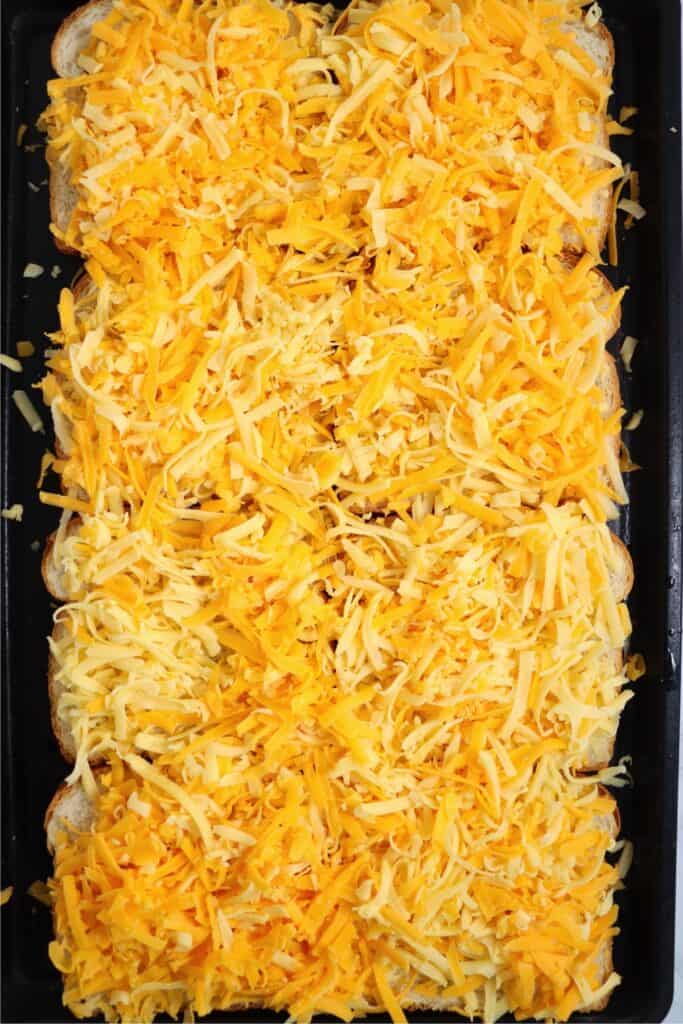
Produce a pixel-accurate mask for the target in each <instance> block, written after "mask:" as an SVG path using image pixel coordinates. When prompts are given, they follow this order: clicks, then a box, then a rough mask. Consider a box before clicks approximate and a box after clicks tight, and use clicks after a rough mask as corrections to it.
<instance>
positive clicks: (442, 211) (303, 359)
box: [40, 0, 644, 1022]
mask: <svg viewBox="0 0 683 1024" xmlns="http://www.w3.org/2000/svg"><path fill="white" fill-rule="evenodd" d="M599 17H600V11H599V8H598V7H597V5H593V6H592V7H591V8H590V9H589V10H588V12H587V13H586V14H585V15H584V14H583V13H582V9H581V5H580V4H579V3H577V2H574V0H548V2H544V3H538V4H537V3H531V2H529V0H462V2H461V3H460V4H456V3H452V2H449V0H384V2H377V3H370V2H367V0H361V2H360V3H358V4H355V5H352V6H351V7H350V8H349V9H348V11H347V12H345V14H344V15H343V16H341V17H339V18H338V16H337V12H336V11H334V10H333V8H331V7H329V6H324V7H320V6H317V5H314V4H298V5H297V4H293V5H285V4H279V3H275V2H270V0H207V2H205V3H198V2H194V0H120V2H117V4H116V6H114V7H113V9H112V10H111V11H110V13H109V14H107V15H106V16H105V17H103V18H102V19H101V20H100V21H98V22H97V23H96V24H95V25H94V27H93V30H92V38H91V40H90V42H89V44H88V46H87V48H86V49H85V51H84V52H83V53H82V54H81V55H80V58H79V64H80V67H81V68H82V69H83V74H81V75H79V76H78V77H77V78H71V79H56V80H54V81H52V82H50V83H49V89H48V91H49V97H50V104H49V106H48V108H47V110H46V111H45V112H44V114H43V115H42V118H41V125H42V127H43V129H44V130H45V131H46V132H47V135H48V148H47V156H48V160H49V162H50V165H51V167H52V169H53V171H54V172H55V174H59V175H61V176H66V179H67V180H68V181H69V182H70V185H71V186H72V187H73V189H74V190H75V191H74V206H73V209H72V210H71V212H70V215H69V217H68V221H67V222H64V223H60V224H54V225H53V226H52V229H53V231H54V233H55V236H56V237H57V239H58V240H59V241H60V242H61V243H63V244H65V245H67V246H69V247H73V248H75V249H76V250H77V251H78V252H79V253H80V254H81V255H82V256H83V258H84V261H85V270H86V274H85V276H84V277H83V278H82V279H81V280H80V281H79V282H78V283H77V284H75V285H73V286H72V287H71V288H64V289H63V290H62V292H61V296H60V301H59V322H60V327H59V330H58V331H57V332H55V334H54V335H52V342H53V348H52V349H51V350H50V353H49V358H48V361H47V365H48V374H47V376H46V377H45V379H44V381H43V382H42V391H43V396H44V399H45V402H46V404H47V405H48V406H49V407H50V410H51V413H52V418H53V423H54V429H55V442H56V452H55V454H54V455H53V454H52V453H48V454H47V456H46V457H45V459H44V470H45V471H47V468H48V467H51V468H52V469H53V470H54V471H55V472H56V473H57V474H58V476H59V479H60V484H61V491H62V493H60V494H57V493H53V492H51V491H49V490H41V491H40V497H41V500H42V501H44V502H45V503H46V504H49V505H53V506H56V507H58V508H60V509H61V510H62V516H61V522H60V527H59V529H58V531H57V533H56V534H55V535H54V537H53V541H52V544H51V549H50V551H49V553H48V556H47V559H46V573H47V576H48V579H49V581H50V585H51V588H52V589H53V590H54V591H55V592H56V596H58V597H59V598H60V600H62V601H63V602H64V603H63V604H62V606H61V607H60V608H59V609H58V611H57V612H56V614H55V629H54V631H53V635H52V637H51V640H50V652H51V669H50V688H51V697H52V701H53V711H54V722H55V725H56V728H57V730H58V732H59V735H60V740H61V742H62V745H63V746H64V748H65V749H66V751H67V752H68V753H69V754H70V755H71V756H72V757H73V762H74V764H73V769H72V772H71V774H70V776H69V780H68V781H69V782H70V783H72V784H73V785H76V784H78V785H80V786H82V787H83V790H84V792H85V794H86V795H87V797H88V799H89V801H90V805H91V808H92V825H91V827H90V828H89V829H87V830H86V831H78V830H77V829H75V828H74V826H73V823H71V824H70V823H69V822H68V821H62V822H61V824H60V827H59V829H58V832H57V840H56V844H55V868H54V877H53V879H52V880H51V882H50V889H51V894H52V902H53V909H54V920H55V939H54V941H53V943H52V944H51V946H50V956H51V959H52V961H53V963H54V964H55V966H56V967H57V968H58V970H60V971H61V972H62V973H63V975H64V982H65V994H64V998H65V1002H66V1004H67V1005H68V1006H69V1008H70V1009H71V1010H72V1012H74V1013H75V1014H76V1015H77V1016H80V1017H90V1016H94V1015H97V1014H104V1016H105V1019H107V1020H114V1021H115V1020H121V1021H123V1022H133V1021H135V1022H150V1021H152V1020H153V1019H154V1017H155V1016H156V1015H157V1014H161V1013H170V1014H172V1015H177V1014H179V1013H180V1012H181V1011H182V1012H184V1013H185V1014H187V1015H189V1016H190V1018H191V1017H192V1014H194V1013H198V1014H200V1015H201V1014H205V1013H209V1012H211V1011H212V1010H214V1009H228V1008H230V1007H241V1006H247V1005H249V1006H267V1007H271V1008H274V1009H278V1010H280V1009H283V1010H286V1011H287V1012H288V1013H289V1015H290V1017H291V1018H292V1019H293V1020H297V1021H301V1022H307V1021H310V1020H311V1018H312V1017H313V1016H314V1015H315V1014H319V1013H326V1014H332V1015H334V1016H336V1017H338V1018H340V1019H342V1020H351V1019H352V1017H354V1016H357V1015H362V1014H365V1013H368V1012H372V1011H374V1010H380V1009H385V1010H386V1011H387V1012H388V1013H389V1014H390V1016H391V1018H392V1020H393V1021H395V1022H400V1021H405V1020H406V1012H407V1011H408V1010H409V1009H410V1008H411V1007H419V1006H424V1007H429V1008H438V1007H444V1008H449V1009H454V1010H456V1011H457V1012H459V1013H461V1014H463V1015H464V1016H467V1017H470V1018H472V1017H477V1018H481V1019H483V1020H484V1021H494V1020H496V1019H498V1018H499V1017H501V1016H502V1015H504V1014H505V1013H508V1012H511V1013H513V1014H514V1015H515V1016H516V1018H517V1019H525V1018H528V1017H535V1018H537V1019H541V1020H542V1019H549V1018H553V1019H561V1020H563V1019H567V1018H568V1017H569V1016H570V1015H571V1014H572V1013H573V1012H574V1011H581V1010H586V1009H589V1008H591V1007H593V1006H595V1005H596V1004H598V1003H600V1002H601V1000H603V999H605V998H606V997H608V996H609V994H610V992H611V991H612V989H613V988H614V987H615V986H616V985H617V984H618V983H619V980H620V979H619V977H618V975H616V974H615V973H614V972H613V970H612V967H611V955H610V950H611V943H612V939H613V936H614V935H615V934H616V933H617V928H616V924H615V922H616V917H617V908H616V904H615V902H614V896H615V893H616V892H617V891H618V889H619V888H620V886H621V884H622V878H623V876H624V874H625V872H626V870H627V868H628V863H629V859H630V847H628V846H627V845H624V844H623V842H621V841H618V840H617V832H618V814H617V811H616V804H615V801H614V798H613V797H612V796H611V795H610V794H609V793H608V791H607V790H606V789H605V788H604V787H605V785H620V784H623V783H624V782H625V781H626V778H627V777H626V772H625V769H624V768H623V767H622V766H619V765H617V766H616V767H609V761H610V758H611V752H612V747H613V742H614V737H615V734H616V729H617V725H618V720H619V715H620V712H621V710H622V709H623V707H624V706H625V704H626V703H627V701H628V699H629V697H630V695H631V693H630V691H629V690H628V689H626V688H625V684H626V682H627V679H628V680H633V679H635V678H637V677H638V675H640V674H642V671H643V670H644V667H643V666H642V665H641V663H640V661H638V662H636V660H634V659H633V658H632V659H630V660H629V663H628V665H627V666H626V668H624V665H623V657H622V650H623V647H624V645H625V643H626V641H627V638H628V636H629V634H630V629H631V627H630V620H629V616H628V610H627V607H626V604H625V597H626V595H627V591H628V586H629V583H628V579H627V577H628V570H627V568H626V567H625V563H624V553H623V551H622V549H621V547H620V546H619V544H618V543H617V542H616V540H615V539H614V537H613V536H612V534H611V533H610V531H609V529H608V526H607V523H608V521H609V520H611V519H614V518H615V517H616V515H617V514H618V507H619V505H620V504H622V503H623V502H625V501H626V500H627V499H626V492H625V489H624V484H623V481H622V477H621V471H620V467H619V431H620V420H621V415H622V410H621V409H620V408H619V400H618V388H617V387H616V385H615V383H614V380H613V369H612V365H611V363H610V361H609V360H608V358H607V356H606V354H605V345H606V343H607V341H608V340H609V338H610V337H611V335H612V334H613V333H614V330H615V329H616V326H617V323H618V318H619V306H620V302H621V298H622V294H621V292H613V291H612V289H611V287H610V286H609V285H608V283H607V282H606V280H605V279H604V278H603V277H602V275H601V274H600V273H599V271H598V269H597V268H598V266H599V264H600V248H601V244H602V241H603V239H602V237H601V236H602V232H603V226H604V220H605V218H604V216H603V211H604V210H605V209H606V208H607V207H608V206H609V196H610V190H611V186H612V184H613V183H614V182H620V183H621V182H623V181H625V180H626V177H625V171H624V168H623V167H622V165H621V161H620V160H619V158H618V157H617V156H616V155H615V154H613V153H612V152H611V150H610V149H609V148H608V146H607V145H606V142H607V141H608V136H609V125H608V123H607V117H606V105H607V100H608V98H609V95H610V69H609V59H608V57H606V58H605V59H602V57H601V54H600V47H599V45H598V44H597V42H596V40H597V39H602V37H599V36H598V35H597V34H592V35H590V38H591V39H592V40H593V42H594V43H595V45H596V46H598V50H597V56H596V55H595V49H594V48H593V49H592V50H591V51H590V52H589V50H588V49H587V48H586V46H585V45H584V44H585V40H586V33H589V34H591V33H593V30H594V29H595V26H596V25H597V23H598V21H599ZM600 45H602V46H603V47H604V40H603V41H602V43H601V44H600ZM615 130H616V129H615ZM629 173H630V172H629ZM617 199H618V197H617ZM633 201H634V202H635V199H634V200H633ZM625 202H626V203H627V202H629V201H628V200H622V206H623V204H624V203H625ZM612 206H613V208H614V209H616V201H615V202H613V204H612ZM631 212H632V213H633V211H631ZM634 215H635V214H634ZM43 476H44V473H41V487H42V482H43ZM608 854H610V855H617V854H619V855H620V856H619V861H618V863H613V861H614V859H615V858H614V856H612V858H611V860H608V859H607V855H608Z"/></svg>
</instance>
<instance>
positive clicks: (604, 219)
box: [563, 21, 615, 250]
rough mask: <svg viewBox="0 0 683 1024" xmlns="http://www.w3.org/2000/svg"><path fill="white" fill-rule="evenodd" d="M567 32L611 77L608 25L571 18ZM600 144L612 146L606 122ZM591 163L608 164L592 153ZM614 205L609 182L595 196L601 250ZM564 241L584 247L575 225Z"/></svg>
mask: <svg viewBox="0 0 683 1024" xmlns="http://www.w3.org/2000/svg"><path fill="white" fill-rule="evenodd" d="M563 31H564V32H566V33H567V34H568V35H573V36H574V38H575V40H576V43H577V45H578V46H580V47H581V49H582V50H584V51H585V52H586V53H587V54H588V55H589V56H590V57H591V58H592V59H593V61H594V63H595V65H596V67H597V69H598V70H599V71H600V73H601V74H602V75H604V76H605V77H606V78H611V77H612V71H613V69H614V58H615V53H614V39H613V38H612V33H611V32H610V31H609V29H608V28H607V27H606V26H605V25H603V24H602V22H598V23H597V25H594V26H592V27H590V28H589V27H588V25H586V23H585V22H584V21H572V22H570V23H569V24H568V25H566V26H565V28H564V29H563ZM596 141H597V142H599V143H600V145H602V146H605V147H606V148H608V149H609V136H608V134H607V126H606V124H605V123H603V124H602V125H600V129H599V131H598V139H597V140H596ZM587 164H588V167H589V168H590V170H592V171H598V170H601V169H602V168H603V167H606V166H607V162H606V161H605V160H602V159H601V158H600V157H589V158H588V161H587ZM611 207H612V188H611V186H609V185H608V186H607V187H606V188H603V189H600V190H599V191H598V192H596V193H595V195H594V196H593V215H594V217H595V220H596V228H595V236H596V239H597V243H598V250H602V249H603V247H604V245H605V241H606V239H607V232H608V230H609V222H610V216H611ZM563 240H564V243H565V245H566V246H567V247H568V248H570V249H574V250H581V249H582V248H583V246H582V243H581V239H580V237H579V235H578V233H577V232H576V231H575V230H574V228H571V227H567V228H565V229H564V232H563Z"/></svg>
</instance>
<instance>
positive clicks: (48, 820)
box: [45, 782, 95, 854]
mask: <svg viewBox="0 0 683 1024" xmlns="http://www.w3.org/2000/svg"><path fill="white" fill-rule="evenodd" d="M94 823H95V805H94V803H93V801H92V800H91V799H90V797H89V796H88V794H87V793H86V791H85V789H84V788H83V786H82V785H81V784H80V782H77V783H76V784H75V785H70V784H69V783H66V782H64V783H62V785H61V786H60V787H59V789H58V790H57V792H56V793H55V795H54V796H53V797H52V800H51V801H50V804H49V806H48V809H47V811H46V812H45V835H46V839H47V848H48V850H49V851H50V853H51V854H54V852H55V850H56V848H57V840H58V836H59V834H60V832H65V833H66V834H67V835H68V834H69V833H73V832H87V831H88V830H89V829H91V828H92V827H93V825H94Z"/></svg>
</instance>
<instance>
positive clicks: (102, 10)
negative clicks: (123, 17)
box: [50, 0, 114, 78]
mask: <svg viewBox="0 0 683 1024" xmlns="http://www.w3.org/2000/svg"><path fill="white" fill-rule="evenodd" d="M113 7H114V4H113V0H90V3H87V4H84V5H83V6H82V7H77V8H76V10H75V11H72V13H71V14H70V15H69V16H68V18H65V19H64V21H63V22H62V24H61V25H60V27H59V29H58V30H57V34H56V35H55V37H54V39H53V41H52V49H51V50H50V59H51V61H52V67H53V68H54V70H55V72H56V73H57V74H58V75H59V77H60V78H76V77H78V75H82V74H83V73H84V72H83V68H82V67H81V66H80V64H79V63H78V58H79V57H80V55H81V54H82V53H83V51H84V50H85V49H86V48H87V47H88V45H89V43H90V36H91V33H92V27H93V25H94V24H95V23H96V22H98V21H102V19H103V18H106V17H107V15H108V14H109V12H110V11H111V10H112V9H113Z"/></svg>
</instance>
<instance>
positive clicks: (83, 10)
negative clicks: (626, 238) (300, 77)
mask: <svg viewBox="0 0 683 1024" xmlns="http://www.w3.org/2000/svg"><path fill="white" fill-rule="evenodd" d="M356 5H357V0H352V3H351V4H350V5H349V6H348V8H346V9H345V10H344V11H343V12H342V14H341V15H340V16H339V18H338V19H337V21H336V22H335V25H334V28H333V32H335V33H339V32H342V31H343V30H344V28H345V26H346V23H347V20H348V11H349V10H350V9H351V7H353V6H356ZM113 7H114V4H113V0H90V2H89V3H87V4H84V5H83V6H82V7H78V8H77V9H76V10H75V11H74V12H73V13H72V14H70V15H69V17H68V18H66V19H65V20H64V21H63V22H62V25H61V26H60V28H59V30H58V31H57V34H56V35H55V38H54V41H53V43H52V49H51V60H52V66H53V68H54V70H55V72H56V74H57V75H58V76H59V77H60V78H73V77H77V76H79V75H82V74H83V73H84V72H83V69H82V68H81V66H80V64H79V63H78V58H79V56H80V54H81V53H82V52H83V50H84V49H85V48H86V47H87V46H88V44H89V42H90V37H91V33H92V27H93V25H94V24H95V23H96V22H98V21H101V20H102V19H103V18H105V17H106V16H107V15H108V14H109V13H110V11H111V10H112V9H113ZM290 20H292V21H293V22H295V19H292V16H291V13H290ZM292 31H293V32H296V31H298V24H294V25H293V29H292ZM564 31H566V32H567V33H568V34H572V35H573V36H574V37H575V39H576V42H577V45H579V46H580V47H581V48H582V49H583V50H584V51H585V52H586V53H587V54H588V55H589V56H590V57H591V58H592V60H593V61H594V62H595V64H596V66H597V68H598V69H599V70H600V72H601V74H603V75H605V76H607V77H609V76H611V74H612V69H613V67H614V40H613V39H612V35H611V33H610V31H609V29H607V27H606V26H605V25H603V24H602V23H601V22H598V23H597V24H596V25H594V26H592V27H589V26H587V25H586V23H585V22H584V21H572V22H569V23H568V24H567V25H566V27H565V29H564ZM598 141H599V142H600V143H601V144H603V145H605V146H609V137H608V135H607V129H606V125H605V124H603V125H602V126H601V127H600V129H599V132H598ZM588 165H589V166H590V167H591V169H593V170H596V169H600V168H601V167H603V166H605V161H604V160H601V159H599V158H597V157H591V158H589V162H588ZM49 191H50V216H51V217H52V222H53V224H55V226H56V227H57V228H58V229H59V231H60V232H62V233H64V232H66V230H67V228H68V226H69V223H70V221H71V217H72V214H73V211H74V209H75V206H76V203H77V201H78V191H77V189H76V188H75V187H74V186H73V184H72V183H71V180H70V177H69V173H68V170H67V169H66V168H65V167H64V166H63V165H61V164H59V163H58V162H57V161H54V160H53V161H50V184H49ZM611 195H612V190H611V187H609V186H608V187H606V188H604V189H601V190H600V191H599V192H597V193H596V195H595V196H594V197H593V207H594V211H593V212H594V217H595V220H596V228H595V237H596V240H597V248H598V250H601V249H602V248H603V246H604V244H605V240H606V238H607V231H608V228H609V220H610V209H611ZM563 240H564V243H565V245H566V246H567V248H568V249H570V250H574V251H578V250H581V248H582V244H581V238H580V236H579V235H578V233H577V232H576V230H575V229H574V228H573V227H571V226H570V225H567V227H565V229H564V231H563ZM57 245H58V248H60V249H61V250H62V251H63V252H67V253H73V252H75V251H76V250H74V249H73V248H71V247H69V246H67V245H65V244H64V243H63V242H61V241H60V240H57Z"/></svg>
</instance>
